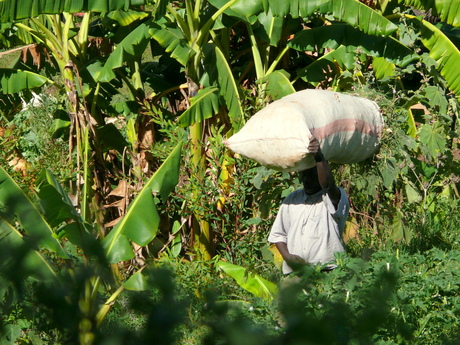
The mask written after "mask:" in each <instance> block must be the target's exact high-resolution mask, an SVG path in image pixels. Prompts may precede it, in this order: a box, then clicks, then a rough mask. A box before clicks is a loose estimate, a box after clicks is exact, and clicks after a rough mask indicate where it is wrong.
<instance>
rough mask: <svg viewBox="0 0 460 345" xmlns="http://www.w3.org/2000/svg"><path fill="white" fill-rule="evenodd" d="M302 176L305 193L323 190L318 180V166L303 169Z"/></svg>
mask: <svg viewBox="0 0 460 345" xmlns="http://www.w3.org/2000/svg"><path fill="white" fill-rule="evenodd" d="M301 176H302V178H303V181H302V182H303V188H304V190H305V193H307V194H309V195H311V194H315V193H317V192H319V191H320V190H321V185H320V184H319V180H318V170H317V169H316V167H313V168H311V169H308V170H305V171H302V174H301Z"/></svg>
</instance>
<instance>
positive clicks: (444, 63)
mask: <svg viewBox="0 0 460 345" xmlns="http://www.w3.org/2000/svg"><path fill="white" fill-rule="evenodd" d="M408 18H411V19H412V21H413V23H414V24H415V25H417V26H418V28H419V30H420V34H421V37H422V43H423V45H424V46H425V47H426V48H428V50H429V54H430V57H432V58H433V59H434V60H436V62H437V64H438V66H437V69H438V70H439V72H440V73H441V75H442V76H443V77H444V78H445V79H446V81H447V85H448V86H449V88H450V89H451V90H452V91H453V92H454V93H455V94H456V95H457V96H458V95H460V68H458V61H460V51H459V49H458V48H457V47H456V46H455V44H454V43H453V42H452V41H451V40H450V39H449V38H448V37H447V36H446V35H445V34H444V33H443V32H442V31H441V30H440V29H439V28H437V27H436V26H434V25H433V24H431V23H429V22H427V21H426V20H419V19H418V18H416V17H413V16H408Z"/></svg>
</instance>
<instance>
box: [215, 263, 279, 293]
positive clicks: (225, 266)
mask: <svg viewBox="0 0 460 345" xmlns="http://www.w3.org/2000/svg"><path fill="white" fill-rule="evenodd" d="M217 266H218V267H219V268H220V269H222V270H223V271H224V272H225V273H227V274H228V275H229V276H231V277H232V278H233V279H235V280H236V282H237V283H238V285H239V286H241V287H242V288H243V289H245V290H246V291H249V292H250V293H252V294H253V295H254V296H256V297H259V298H263V299H265V300H269V301H271V300H273V299H274V298H275V297H276V295H277V293H278V288H277V286H276V284H275V283H272V282H270V281H268V280H266V279H264V278H262V277H261V276H259V275H257V274H253V273H250V272H248V271H247V270H246V269H245V268H244V267H241V266H237V265H233V264H231V263H229V262H226V261H219V262H218V263H217Z"/></svg>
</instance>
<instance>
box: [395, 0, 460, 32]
mask: <svg viewBox="0 0 460 345" xmlns="http://www.w3.org/2000/svg"><path fill="white" fill-rule="evenodd" d="M399 3H400V4H404V5H406V6H412V7H415V8H418V9H422V10H425V11H427V12H428V11H431V14H432V15H433V16H439V17H440V19H441V21H443V22H446V23H447V24H451V25H453V26H460V2H459V1H458V0H399Z"/></svg>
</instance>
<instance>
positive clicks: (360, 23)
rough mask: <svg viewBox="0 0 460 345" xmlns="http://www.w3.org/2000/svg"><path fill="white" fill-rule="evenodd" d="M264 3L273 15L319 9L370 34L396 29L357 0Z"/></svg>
mask: <svg viewBox="0 0 460 345" xmlns="http://www.w3.org/2000/svg"><path fill="white" fill-rule="evenodd" d="M264 3H266V4H268V6H267V7H266V9H265V10H268V9H270V10H271V11H272V13H273V15H275V16H283V17H284V16H286V15H288V14H290V15H292V16H293V17H294V18H296V17H307V16H310V15H312V14H313V13H314V12H315V11H319V13H323V14H326V13H330V14H332V15H333V16H334V17H335V18H336V19H337V20H339V21H343V22H345V23H348V24H350V25H351V26H353V27H357V28H359V29H360V30H362V31H364V32H365V33H367V34H370V35H389V34H391V33H393V32H395V31H396V30H397V26H396V25H395V24H393V23H392V22H391V21H390V20H388V19H387V18H385V17H383V16H382V15H380V14H379V13H377V12H376V11H374V10H373V9H371V8H370V7H368V6H366V5H364V4H363V3H362V2H360V1H358V0H288V1H279V0H265V1H264Z"/></svg>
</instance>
